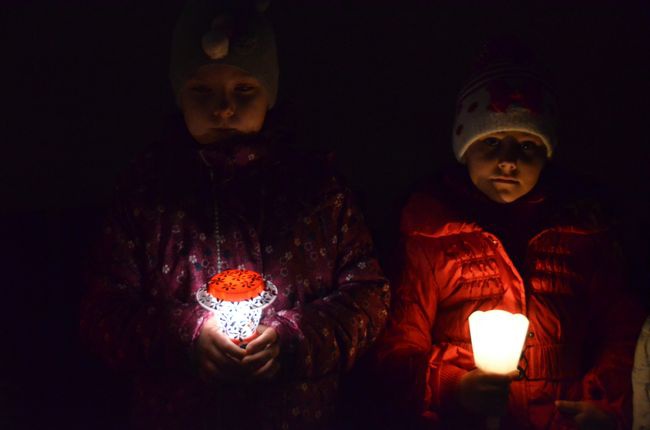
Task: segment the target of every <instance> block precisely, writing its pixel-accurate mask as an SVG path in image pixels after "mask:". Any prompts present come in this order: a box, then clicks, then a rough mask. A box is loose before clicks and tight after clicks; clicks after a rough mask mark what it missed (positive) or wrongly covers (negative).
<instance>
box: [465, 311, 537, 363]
mask: <svg viewBox="0 0 650 430" xmlns="http://www.w3.org/2000/svg"><path fill="white" fill-rule="evenodd" d="M527 332H528V318H526V317H525V316H523V315H522V314H511V313H510V312H506V311H502V310H492V311H487V312H483V311H476V312H474V313H472V315H470V316H469V333H470V336H471V338H472V349H473V350H474V363H476V367H478V368H479V369H481V370H483V371H484V372H489V373H498V374H501V375H505V374H507V373H510V372H512V371H513V370H517V364H518V363H519V358H520V357H521V350H522V348H523V347H524V341H525V340H526V333H527Z"/></svg>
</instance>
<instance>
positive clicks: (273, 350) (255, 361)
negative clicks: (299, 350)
mask: <svg viewBox="0 0 650 430" xmlns="http://www.w3.org/2000/svg"><path fill="white" fill-rule="evenodd" d="M279 353H280V348H279V347H278V345H277V344H275V345H270V346H268V348H266V349H264V350H262V351H260V352H257V353H255V354H252V355H246V357H244V358H243V360H242V361H241V364H242V366H244V367H245V368H246V369H249V370H256V369H259V368H260V367H262V366H264V365H265V364H266V363H267V362H268V361H270V360H272V359H274V358H276V357H277V356H278V354H279Z"/></svg>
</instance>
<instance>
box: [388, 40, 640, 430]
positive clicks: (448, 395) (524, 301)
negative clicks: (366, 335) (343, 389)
mask: <svg viewBox="0 0 650 430" xmlns="http://www.w3.org/2000/svg"><path fill="white" fill-rule="evenodd" d="M487 52H488V54H487V55H486V56H485V57H484V63H483V65H482V66H481V68H480V69H479V71H478V72H477V74H476V75H475V76H474V78H473V79H471V80H470V81H469V83H468V84H467V85H466V86H465V88H464V89H463V91H461V94H460V96H459V99H458V106H457V113H456V123H455V127H454V135H453V150H454V154H455V155H456V158H457V160H458V161H459V162H460V163H461V166H462V167H459V168H457V169H452V170H450V171H448V172H446V173H445V174H443V175H442V177H441V178H439V179H438V180H436V181H433V182H432V183H431V184H429V185H426V186H424V187H423V189H422V190H420V191H418V192H416V193H414V194H413V195H412V196H411V198H410V200H409V202H408V204H407V206H406V208H405V209H404V211H403V215H402V221H401V234H402V238H403V245H404V250H403V258H404V264H403V269H402V274H401V278H400V282H399V285H398V287H397V290H396V293H395V296H396V297H395V299H396V300H395V304H394V307H393V310H392V313H391V318H390V321H389V324H388V328H387V332H386V334H385V336H383V337H382V340H381V341H380V342H378V349H377V354H376V359H377V363H378V366H379V368H380V370H381V373H380V374H381V375H382V378H383V379H384V381H385V385H386V386H387V390H386V393H385V395H386V397H388V398H389V399H390V400H391V402H392V405H391V406H392V409H391V411H392V412H394V414H393V415H394V417H396V418H397V419H398V423H399V424H400V426H404V425H406V423H408V422H411V423H417V424H419V425H422V426H423V427H426V428H435V427H437V426H441V427H444V428H447V427H449V428H463V429H465V428H485V427H486V424H491V425H494V424H497V423H499V425H500V427H501V428H507V429H524V428H530V429H564V428H591V429H595V428H601V429H606V428H607V429H615V428H628V427H629V426H630V424H631V422H630V400H631V388H630V372H631V367H632V359H633V355H634V345H635V342H636V338H637V335H638V332H639V328H640V326H641V322H642V319H643V312H642V311H641V310H640V309H639V307H638V306H637V305H636V303H634V302H633V301H631V300H630V299H629V298H628V296H627V295H626V293H625V288H624V282H623V276H622V273H621V264H620V263H621V262H620V260H619V259H618V258H617V257H616V253H615V252H614V247H613V244H612V241H611V239H610V237H609V234H608V230H607V227H606V225H605V224H604V223H603V222H602V217H600V216H599V211H598V210H597V206H594V205H593V204H592V203H591V199H590V198H589V190H588V189H587V188H580V186H579V185H578V183H577V182H576V181H575V180H573V179H571V178H569V177H568V176H564V175H561V174H558V173H557V172H555V171H554V169H553V168H552V167H551V166H547V163H548V160H549V159H550V158H551V156H552V155H553V152H554V150H555V147H556V142H557V140H556V135H555V112H556V108H555V105H554V97H553V96H552V92H551V91H550V90H549V88H548V86H547V84H546V83H545V81H544V80H543V79H541V78H540V77H539V76H538V75H537V74H536V73H535V72H534V70H533V68H532V67H530V66H529V65H528V64H526V63H525V62H521V61H514V60H512V59H513V58H515V57H514V56H511V55H510V53H509V52H508V51H499V50H498V49H497V50H493V51H487ZM490 52H491V53H490ZM491 309H502V310H506V311H509V312H512V313H521V314H524V315H525V316H527V318H528V319H529V321H530V326H529V331H528V333H527V336H526V340H525V346H524V351H523V354H522V360H521V361H520V368H521V371H520V373H517V374H511V375H497V374H490V373H486V372H483V371H481V370H479V369H477V368H476V366H475V363H474V357H473V354H472V345H471V340H470V333H469V327H468V317H469V316H470V315H471V314H472V313H473V312H474V311H477V310H482V311H486V310H491ZM488 417H501V418H500V422H499V421H498V420H494V419H489V418H488Z"/></svg>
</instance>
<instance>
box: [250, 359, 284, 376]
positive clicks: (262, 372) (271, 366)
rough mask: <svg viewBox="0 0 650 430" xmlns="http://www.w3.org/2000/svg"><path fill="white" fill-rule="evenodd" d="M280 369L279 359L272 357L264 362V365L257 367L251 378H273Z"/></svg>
mask: <svg viewBox="0 0 650 430" xmlns="http://www.w3.org/2000/svg"><path fill="white" fill-rule="evenodd" d="M279 370H280V363H278V361H277V360H275V359H271V360H269V361H267V362H266V364H264V366H262V367H260V368H259V369H257V370H256V371H255V372H254V373H253V374H251V376H250V378H251V379H252V380H265V381H268V380H270V379H272V378H273V377H274V376H275V375H276V374H277V373H278V371H279Z"/></svg>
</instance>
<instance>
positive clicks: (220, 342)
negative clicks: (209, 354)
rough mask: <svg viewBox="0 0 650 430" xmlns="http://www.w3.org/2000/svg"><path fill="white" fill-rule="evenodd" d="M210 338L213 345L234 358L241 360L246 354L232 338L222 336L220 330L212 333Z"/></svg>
mask: <svg viewBox="0 0 650 430" xmlns="http://www.w3.org/2000/svg"><path fill="white" fill-rule="evenodd" d="M210 339H211V340H212V342H213V343H214V346H215V347H216V348H217V349H218V350H219V351H221V352H222V353H223V354H226V355H228V356H229V357H231V358H232V359H234V360H241V359H242V358H244V357H245V356H246V351H245V350H243V349H242V348H240V347H239V346H238V345H236V344H235V343H234V342H233V341H232V340H230V339H229V338H227V337H226V336H224V335H223V334H222V333H221V332H216V333H213V334H212V335H211V336H210Z"/></svg>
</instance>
